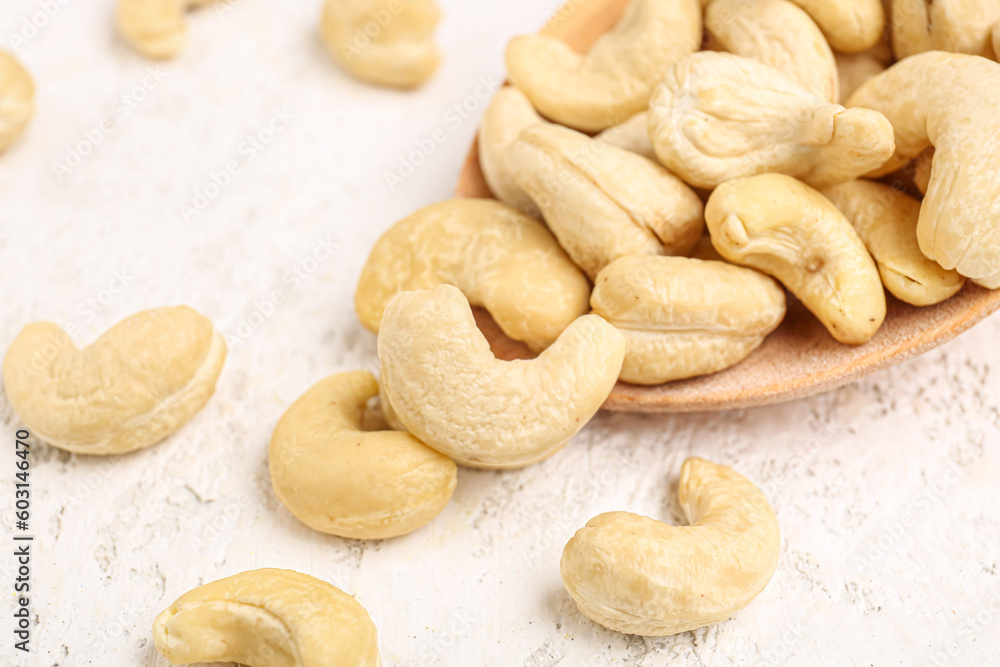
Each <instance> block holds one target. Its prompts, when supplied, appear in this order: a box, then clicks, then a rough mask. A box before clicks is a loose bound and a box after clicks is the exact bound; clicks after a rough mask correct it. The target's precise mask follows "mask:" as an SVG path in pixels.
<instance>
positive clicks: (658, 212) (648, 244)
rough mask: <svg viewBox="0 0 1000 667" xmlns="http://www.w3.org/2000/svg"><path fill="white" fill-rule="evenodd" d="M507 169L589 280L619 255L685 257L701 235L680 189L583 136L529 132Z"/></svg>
mask: <svg viewBox="0 0 1000 667" xmlns="http://www.w3.org/2000/svg"><path fill="white" fill-rule="evenodd" d="M510 161H511V165H512V166H513V167H514V171H515V174H516V177H517V181H518V183H519V184H520V185H521V187H522V188H524V191H525V192H527V193H528V195H529V196H530V197H531V198H532V199H533V200H534V201H535V204H537V205H538V208H539V209H540V210H541V212H542V214H543V215H544V217H545V221H546V223H547V224H548V226H549V229H551V230H552V233H553V234H555V237H556V238H557V239H559V243H560V244H561V245H562V247H563V248H565V249H566V252H567V254H568V255H569V256H570V257H571V258H572V259H573V261H574V262H575V263H576V265H577V266H579V267H580V268H581V269H583V270H584V272H586V274H587V275H588V276H590V277H591V278H594V277H595V276H596V275H597V272H598V271H600V270H601V269H602V268H604V267H605V266H606V265H607V264H608V263H610V262H611V261H612V260H614V259H616V258H618V257H622V256H624V255H660V254H666V255H683V254H685V253H686V252H688V251H689V250H690V249H691V248H693V247H694V244H695V243H697V242H698V238H699V237H700V236H701V233H702V231H703V230H704V223H703V212H704V207H703V205H702V203H701V200H700V199H698V195H696V194H695V193H694V191H693V190H691V188H689V187H688V186H687V185H686V184H685V183H684V182H683V181H681V180H680V179H679V178H677V177H676V176H674V175H673V174H671V173H670V172H668V171H667V170H666V169H664V168H663V167H662V166H661V165H659V164H658V163H656V162H653V161H652V160H649V159H647V158H644V157H642V156H641V155H637V154H635V153H632V152H631V151H627V150H625V149H622V148H619V147H617V146H612V145H610V144H607V143H604V142H602V141H599V140H597V139H592V138H590V137H588V136H586V135H585V134H581V133H579V132H575V131H573V130H570V129H568V128H565V127H560V126H558V125H550V124H547V123H546V124H539V125H532V126H531V127H528V128H527V129H525V130H524V131H523V132H521V137H520V138H519V139H518V140H517V142H515V143H514V145H513V146H511V148H510Z"/></svg>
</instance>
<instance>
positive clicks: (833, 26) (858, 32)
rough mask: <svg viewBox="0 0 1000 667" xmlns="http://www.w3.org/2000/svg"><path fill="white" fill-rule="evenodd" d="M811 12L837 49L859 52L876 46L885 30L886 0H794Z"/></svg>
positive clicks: (831, 44)
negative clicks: (884, 4)
mask: <svg viewBox="0 0 1000 667" xmlns="http://www.w3.org/2000/svg"><path fill="white" fill-rule="evenodd" d="M793 2H795V4H797V5H798V6H800V7H802V9H804V10H806V12H808V14H809V16H811V17H812V18H813V20H814V21H816V25H818V26H819V29H820V30H822V31H823V34H824V35H825V36H826V40H827V41H828V42H829V43H830V46H832V47H833V48H834V49H836V50H837V51H841V52H842V53H857V52H858V51H864V50H865V49H867V48H870V47H872V46H874V45H875V44H876V43H878V41H879V40H880V39H881V38H882V32H883V31H884V30H885V8H884V7H883V6H882V0H833V1H832V2H831V0H793Z"/></svg>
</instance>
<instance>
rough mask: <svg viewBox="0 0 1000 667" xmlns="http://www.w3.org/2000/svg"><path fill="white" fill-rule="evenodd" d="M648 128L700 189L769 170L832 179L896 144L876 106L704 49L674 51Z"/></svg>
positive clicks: (861, 169)
mask: <svg viewBox="0 0 1000 667" xmlns="http://www.w3.org/2000/svg"><path fill="white" fill-rule="evenodd" d="M649 134H650V137H651V138H652V141H653V147H654V148H655V149H656V155H657V157H658V158H659V159H660V162H662V163H663V164H664V165H665V166H666V167H667V168H668V169H670V170H671V171H672V172H674V173H675V174H677V175H678V176H680V177H681V178H683V179H684V181H685V182H687V183H689V184H691V185H693V186H695V187H702V188H714V187H717V186H718V185H719V184H721V183H724V182H725V181H728V180H731V179H733V178H740V177H745V176H752V175H755V174H762V173H768V172H776V173H783V174H788V175H789V176H795V177H797V178H800V179H801V180H803V181H805V182H806V183H808V184H810V185H813V186H814V187H824V186H827V185H835V184H837V183H843V182H845V181H849V180H852V179H855V178H858V177H859V176H861V175H863V174H865V173H867V172H869V171H871V170H872V169H876V168H878V167H880V166H881V165H882V164H883V163H885V161H886V160H888V159H889V157H890V156H891V155H892V151H893V128H892V126H891V125H890V124H889V121H888V120H886V119H885V117H883V116H882V115H881V114H880V113H878V112H877V111H872V110H870V109H845V108H844V107H842V106H840V105H839V104H831V103H829V101H827V100H824V99H821V98H819V97H818V96H816V95H815V94H814V93H812V92H811V91H809V90H807V89H806V88H803V87H802V86H801V85H800V84H798V83H797V82H795V81H793V80H792V79H790V78H789V77H788V76H786V75H785V74H782V73H781V72H779V71H778V70H776V69H774V68H773V67H770V66H768V65H764V64H762V63H759V62H757V61H755V60H750V59H749V58H743V57H740V56H737V55H733V54H731V53H717V52H708V51H706V52H701V53H696V54H694V55H691V56H688V57H686V58H683V59H682V60H680V61H679V62H678V63H676V64H675V65H674V66H673V67H672V68H671V69H670V71H669V72H668V73H667V76H666V78H665V79H664V80H663V82H662V83H661V84H660V85H658V86H657V87H656V89H655V90H654V91H653V95H652V97H651V98H650V109H649Z"/></svg>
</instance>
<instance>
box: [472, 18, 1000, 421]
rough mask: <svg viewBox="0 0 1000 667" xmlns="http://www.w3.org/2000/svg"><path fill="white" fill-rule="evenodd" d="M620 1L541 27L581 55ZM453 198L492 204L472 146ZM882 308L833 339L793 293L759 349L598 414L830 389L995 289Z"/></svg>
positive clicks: (915, 346) (924, 346)
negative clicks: (856, 336)
mask: <svg viewBox="0 0 1000 667" xmlns="http://www.w3.org/2000/svg"><path fill="white" fill-rule="evenodd" d="M627 3H628V0H582V1H581V0H569V2H568V3H567V4H566V5H564V6H563V7H562V8H561V9H560V10H559V11H558V12H557V13H556V15H555V16H554V17H553V18H552V19H551V20H550V21H549V23H548V25H546V26H545V28H543V30H542V34H547V35H550V36H554V37H558V38H560V39H562V40H563V41H565V42H566V43H567V44H569V45H570V46H571V47H572V48H574V49H576V50H578V51H586V50H587V49H588V48H589V47H590V45H591V44H592V43H593V42H594V40H596V39H597V37H599V36H600V35H601V34H602V33H603V32H605V31H607V30H608V29H610V28H611V27H612V26H613V25H614V24H615V22H616V21H617V20H618V18H619V17H620V16H621V12H622V10H623V9H624V7H625V6H626V4H627ZM455 194H456V196H458V197H487V198H492V197H493V194H492V193H491V192H490V189H489V187H488V186H487V185H486V181H485V179H484V178H483V172H482V169H481V168H480V165H479V150H478V147H477V145H476V143H475V142H474V143H473V145H472V150H471V151H470V152H469V155H468V158H467V159H466V161H465V165H464V166H463V168H462V172H461V174H460V175H459V179H458V186H457V188H456V190H455ZM887 302H888V303H887V305H888V312H887V315H886V318H885V323H884V324H883V325H882V328H881V329H879V331H878V333H877V334H875V336H874V338H872V339H871V340H870V341H869V342H867V343H865V344H864V345H859V346H850V345H843V344H841V343H838V342H837V341H835V340H834V339H833V338H832V337H831V336H830V334H829V333H828V332H827V331H826V329H825V328H824V327H823V325H822V324H820V323H819V321H818V320H817V319H816V318H815V317H814V316H813V315H812V313H810V312H809V311H808V310H806V308H805V306H803V305H802V304H801V303H800V302H798V301H797V300H796V299H795V298H794V297H790V299H789V304H788V314H787V315H786V316H785V320H784V322H782V324H781V326H779V327H778V329H777V330H776V331H774V332H773V333H772V334H771V335H770V336H768V337H767V340H765V341H764V344H763V345H761V346H760V347H759V348H758V349H757V350H755V351H754V352H753V353H752V354H751V355H750V356H749V357H747V358H746V359H745V360H744V361H742V362H741V363H739V364H737V365H735V366H733V367H731V368H727V369H726V370H724V371H721V372H719V373H715V374H713V375H706V376H702V377H697V378H692V379H690V380H679V381H676V382H668V383H666V384H661V385H655V386H640V385H633V384H628V383H625V382H619V383H618V384H617V385H615V388H614V390H613V391H612V392H611V395H610V396H609V397H608V400H607V401H605V403H604V406H603V407H604V409H606V410H621V411H632V412H694V411H699V410H726V409H730V408H745V407H751V406H755V405H766V404H768V403H778V402H781V401H788V400H792V399H795V398H802V397H803V396H810V395H812V394H818V393H820V392H823V391H828V390H830V389H835V388H836V387H839V386H842V385H845V384H847V383H849V382H852V381H854V380H857V379H858V378H861V377H863V376H865V375H868V374H869V373H874V372H875V371H878V370H881V369H883V368H888V367H889V366H893V365H895V364H898V363H900V362H902V361H904V360H906V359H909V358H911V357H914V356H916V355H918V354H921V353H923V352H926V351H927V350H930V349H932V348H934V347H937V346H938V345H941V344H942V343H945V342H947V341H949V340H951V339H952V338H954V337H955V336H957V335H958V334H960V333H962V332H963V331H965V330H966V329H968V328H969V327H971V326H973V325H974V324H976V323H977V322H979V321H980V320H982V319H983V318H984V317H986V316H988V315H989V314H991V313H993V312H994V311H996V310H997V309H1000V290H993V291H991V290H987V289H984V288H982V287H979V286H977V285H973V284H971V283H969V284H967V285H966V286H965V287H964V288H963V289H962V291H961V292H959V293H958V294H956V295H955V296H953V297H952V298H950V299H948V300H947V301H945V302H943V303H940V304H937V305H934V306H926V307H922V308H917V307H915V306H910V305H907V304H905V303H902V302H900V301H898V300H896V299H894V298H893V297H891V296H887ZM475 310H476V313H475V314H476V321H477V323H478V324H479V327H480V329H482V331H483V333H484V334H485V336H486V338H487V340H489V341H490V346H491V347H492V349H493V353H494V354H495V355H496V356H497V357H499V358H501V359H530V358H532V357H533V356H535V355H534V354H533V353H532V352H531V350H529V349H528V348H527V347H526V346H525V345H523V344H522V343H519V342H517V341H514V340H511V339H510V338H508V337H507V336H505V335H504V334H503V332H502V331H501V330H500V328H499V327H498V326H497V325H496V323H495V322H494V321H493V319H492V318H491V317H490V316H489V314H488V313H487V312H486V311H485V310H482V309H478V308H477V309H475Z"/></svg>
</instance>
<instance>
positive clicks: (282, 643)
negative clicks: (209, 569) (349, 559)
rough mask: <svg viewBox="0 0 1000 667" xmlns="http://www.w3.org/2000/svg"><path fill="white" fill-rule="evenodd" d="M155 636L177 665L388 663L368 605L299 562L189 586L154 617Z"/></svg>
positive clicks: (343, 666)
mask: <svg viewBox="0 0 1000 667" xmlns="http://www.w3.org/2000/svg"><path fill="white" fill-rule="evenodd" d="M153 643H154V644H155V645H156V650H157V651H159V652H160V655H162V656H163V657H164V658H166V659H167V660H169V661H170V662H171V664H175V665H183V664H190V663H195V662H197V663H202V662H211V663H216V662H238V663H239V664H241V665H247V667H329V666H330V665H337V666H338V667H379V665H381V664H382V660H381V658H380V657H379V650H378V634H377V632H376V630H375V625H374V624H373V623H372V620H371V618H370V617H369V616H368V612H367V611H365V608H364V607H362V606H361V605H360V604H358V602H357V601H356V600H355V599H354V598H352V597H351V596H350V595H348V594H346V593H344V592H343V591H342V590H340V589H339V588H336V587H334V586H331V585H330V584H328V583H326V582H325V581H321V580H319V579H316V578H315V577H310V576H309V575H307V574H302V573H300V572H295V571H293V570H276V569H262V570H250V571H248V572H241V573H240V574H237V575H234V576H232V577H226V578H225V579H219V580H217V581H213V582H211V583H208V584H205V585H204V586H199V587H198V588H195V589H193V590H191V591H188V592H187V593H185V594H184V595H182V596H180V597H179V598H177V600H176V601H175V602H174V603H173V604H171V605H170V606H169V607H167V608H166V609H164V610H163V611H162V612H160V614H159V615H158V616H157V617H156V619H155V620H154V621H153Z"/></svg>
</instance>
